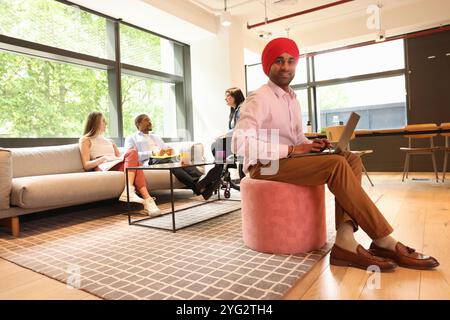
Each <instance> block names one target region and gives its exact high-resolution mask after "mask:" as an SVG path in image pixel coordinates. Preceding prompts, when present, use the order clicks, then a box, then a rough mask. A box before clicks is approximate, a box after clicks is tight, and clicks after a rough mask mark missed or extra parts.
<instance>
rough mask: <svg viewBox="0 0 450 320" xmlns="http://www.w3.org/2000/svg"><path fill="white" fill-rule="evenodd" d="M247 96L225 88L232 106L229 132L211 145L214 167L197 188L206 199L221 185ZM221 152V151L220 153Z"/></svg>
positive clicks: (238, 91) (233, 89)
mask: <svg viewBox="0 0 450 320" xmlns="http://www.w3.org/2000/svg"><path fill="white" fill-rule="evenodd" d="M244 100H245V97H244V94H243V93H242V91H241V89H239V88H236V87H233V88H229V89H227V90H225V102H226V104H227V106H229V107H230V115H229V117H228V129H229V130H228V132H227V133H226V134H225V135H223V136H220V137H218V138H217V139H216V141H215V142H214V143H213V144H212V145H211V151H212V154H213V155H214V158H215V160H216V165H215V166H214V168H212V169H211V170H209V171H208V174H207V175H206V177H205V178H203V179H202V180H200V181H199V182H198V184H197V188H198V189H199V190H200V192H201V193H202V196H203V198H204V199H205V200H207V199H209V198H210V197H211V195H212V194H213V192H214V190H216V189H217V188H218V187H219V184H220V178H221V176H222V172H223V166H224V163H225V161H226V158H227V157H228V155H229V154H228V152H230V151H231V137H232V136H233V129H234V127H235V126H236V123H237V122H238V120H239V116H240V108H241V105H242V103H243V102H244ZM219 152H220V153H219Z"/></svg>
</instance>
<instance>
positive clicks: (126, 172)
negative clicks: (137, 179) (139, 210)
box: [125, 168, 131, 225]
mask: <svg viewBox="0 0 450 320" xmlns="http://www.w3.org/2000/svg"><path fill="white" fill-rule="evenodd" d="M125 183H126V184H127V186H126V188H127V213H128V224H129V225H130V224H131V216H130V190H129V188H128V168H125Z"/></svg>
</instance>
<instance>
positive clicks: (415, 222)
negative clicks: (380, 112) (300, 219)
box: [0, 173, 450, 299]
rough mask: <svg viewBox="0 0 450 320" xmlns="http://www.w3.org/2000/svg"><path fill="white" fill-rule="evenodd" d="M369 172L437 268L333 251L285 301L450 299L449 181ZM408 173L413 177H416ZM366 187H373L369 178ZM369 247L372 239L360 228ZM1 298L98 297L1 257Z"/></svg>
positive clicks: (404, 229) (386, 206)
mask: <svg viewBox="0 0 450 320" xmlns="http://www.w3.org/2000/svg"><path fill="white" fill-rule="evenodd" d="M412 177H414V178H422V179H428V180H415V181H413V180H411V179H409V180H408V181H407V182H405V183H401V176H400V175H399V174H374V173H372V174H371V178H372V179H373V181H374V183H375V187H374V188H377V189H378V191H379V192H380V193H381V194H382V197H381V198H380V200H379V201H378V202H377V206H378V208H379V209H380V210H381V211H382V212H383V214H384V215H385V217H386V218H387V219H388V221H389V222H390V223H391V224H392V225H393V226H394V229H395V231H394V236H395V237H396V238H397V239H398V240H400V241H402V242H404V243H405V244H407V245H409V246H412V247H414V248H416V249H417V250H418V251H423V252H425V253H427V254H430V255H433V256H435V257H436V258H438V260H439V262H440V263H441V265H440V266H439V268H438V269H437V270H434V271H416V270H409V269H404V268H398V269H397V270H396V271H395V272H393V273H386V274H381V277H380V278H379V279H377V278H374V276H373V275H371V274H369V273H367V272H366V271H364V270H359V269H354V268H346V267H334V266H330V265H329V255H327V256H325V257H324V258H323V259H322V260H321V261H320V262H319V263H317V264H316V266H315V267H314V268H313V269H312V270H311V271H310V272H309V273H308V274H307V275H306V276H305V277H304V278H303V279H302V280H301V281H299V283H297V284H296V285H295V286H294V287H293V288H292V290H291V291H290V292H288V293H287V294H286V296H285V298H286V299H450V285H449V284H450V250H449V248H450V232H449V225H450V180H448V181H446V182H445V183H442V182H439V183H436V182H433V180H432V176H431V175H429V174H413V176H412ZM412 177H410V178H412ZM365 187H366V188H370V186H368V184H366V181H365ZM356 237H357V239H358V240H359V241H360V243H361V244H363V245H364V246H365V247H368V245H369V244H370V239H369V238H368V237H367V236H366V235H365V234H364V233H363V232H362V231H358V232H357V234H356ZM0 299H98V298H97V297H96V296H93V295H90V294H88V293H86V292H84V291H80V290H76V289H71V288H68V287H67V286H66V285H64V284H62V283H60V282H58V281H56V280H53V279H50V278H47V277H46V276H43V275H40V274H38V273H35V272H33V271H30V270H28V269H25V268H22V267H19V266H17V265H15V264H13V263H10V262H8V261H6V260H3V259H0Z"/></svg>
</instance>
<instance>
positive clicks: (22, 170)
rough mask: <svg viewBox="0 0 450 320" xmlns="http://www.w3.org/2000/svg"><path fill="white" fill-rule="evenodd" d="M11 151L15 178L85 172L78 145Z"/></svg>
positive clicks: (14, 149) (13, 149)
mask: <svg viewBox="0 0 450 320" xmlns="http://www.w3.org/2000/svg"><path fill="white" fill-rule="evenodd" d="M10 150H11V152H12V174H13V178H19V177H29V176H41V175H49V174H57V173H72V172H83V171H84V169H83V165H82V163H81V156H80V150H79V149H78V144H69V145H62V146H50V147H32V148H12V149H10Z"/></svg>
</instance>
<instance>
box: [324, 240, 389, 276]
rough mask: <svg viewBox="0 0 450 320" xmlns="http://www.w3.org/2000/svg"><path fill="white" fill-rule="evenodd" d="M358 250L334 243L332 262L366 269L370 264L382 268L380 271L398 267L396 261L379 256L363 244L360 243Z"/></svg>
mask: <svg viewBox="0 0 450 320" xmlns="http://www.w3.org/2000/svg"><path fill="white" fill-rule="evenodd" d="M356 252H357V253H353V252H351V251H347V250H344V249H342V248H341V247H338V246H337V245H334V246H333V248H332V249H331V254H330V264H332V265H333V266H343V267H355V268H360V269H364V270H367V268H368V267H370V266H377V267H379V268H380V271H392V270H394V269H395V268H396V267H397V264H396V263H395V262H394V261H392V260H390V259H385V258H381V257H377V256H375V255H373V254H372V253H370V252H369V251H367V250H366V249H364V248H363V247H362V246H361V245H358V247H357V248H356Z"/></svg>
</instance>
